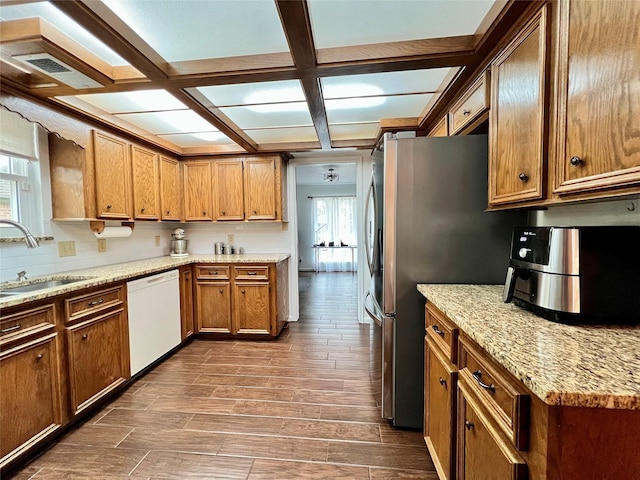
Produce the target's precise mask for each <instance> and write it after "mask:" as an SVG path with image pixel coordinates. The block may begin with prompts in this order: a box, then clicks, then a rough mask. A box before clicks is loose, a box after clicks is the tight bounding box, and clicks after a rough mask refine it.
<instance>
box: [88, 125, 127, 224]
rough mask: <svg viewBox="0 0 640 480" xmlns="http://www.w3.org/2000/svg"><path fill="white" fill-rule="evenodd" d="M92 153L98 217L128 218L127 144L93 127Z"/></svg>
mask: <svg viewBox="0 0 640 480" xmlns="http://www.w3.org/2000/svg"><path fill="white" fill-rule="evenodd" d="M93 155H94V159H95V166H96V201H97V212H98V217H102V218H118V219H128V218H131V213H130V212H131V181H130V177H131V170H130V165H129V146H128V145H127V143H125V142H123V141H122V140H119V139H117V138H113V137H110V136H108V135H105V134H104V133H101V132H97V131H95V130H94V131H93Z"/></svg>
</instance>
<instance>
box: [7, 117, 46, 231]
mask: <svg viewBox="0 0 640 480" xmlns="http://www.w3.org/2000/svg"><path fill="white" fill-rule="evenodd" d="M41 133H43V131H42V130H41V129H39V127H38V126H37V125H36V124H34V123H31V122H29V121H27V120H26V119H24V118H22V116H20V115H19V114H17V113H14V112H10V111H9V110H7V109H5V108H4V107H1V106H0V218H5V219H9V220H14V221H16V222H20V223H21V224H23V225H24V226H25V227H27V228H28V229H29V230H30V231H31V233H33V234H34V235H42V232H43V229H44V224H43V221H42V220H43V205H42V180H41V177H40V162H39V156H40V153H39V152H40V144H39V142H40V138H41V137H42V135H41ZM45 148H46V146H44V145H43V150H44V149H45ZM0 236H2V237H22V233H21V232H19V231H18V229H16V228H15V227H12V226H10V225H6V224H1V223H0Z"/></svg>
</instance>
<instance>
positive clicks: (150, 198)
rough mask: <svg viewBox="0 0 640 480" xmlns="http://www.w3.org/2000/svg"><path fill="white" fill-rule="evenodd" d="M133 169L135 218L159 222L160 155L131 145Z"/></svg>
mask: <svg viewBox="0 0 640 480" xmlns="http://www.w3.org/2000/svg"><path fill="white" fill-rule="evenodd" d="M131 169H132V176H133V218H135V219H136V220H157V219H158V218H159V213H160V199H159V191H160V170H159V167H158V155H157V154H156V153H154V152H151V151H149V150H147V149H144V148H142V147H139V146H137V145H131Z"/></svg>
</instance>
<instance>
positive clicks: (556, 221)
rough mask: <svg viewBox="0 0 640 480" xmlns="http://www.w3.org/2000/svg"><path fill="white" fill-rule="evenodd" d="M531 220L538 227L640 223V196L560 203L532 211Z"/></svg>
mask: <svg viewBox="0 0 640 480" xmlns="http://www.w3.org/2000/svg"><path fill="white" fill-rule="evenodd" d="M529 219H530V220H529V221H530V222H531V224H532V225H534V226H538V227H547V226H558V227H572V226H597V225H640V197H634V198H632V199H627V200H611V201H606V202H593V203H580V204H574V205H558V206H554V207H549V208H548V209H547V210H535V211H532V212H530V214H529Z"/></svg>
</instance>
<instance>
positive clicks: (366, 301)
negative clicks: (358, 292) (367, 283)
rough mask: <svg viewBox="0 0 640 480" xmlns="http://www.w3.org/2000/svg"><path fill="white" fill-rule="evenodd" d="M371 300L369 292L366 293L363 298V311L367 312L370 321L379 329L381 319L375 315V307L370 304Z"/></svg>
mask: <svg viewBox="0 0 640 480" xmlns="http://www.w3.org/2000/svg"><path fill="white" fill-rule="evenodd" d="M371 298H372V295H371V292H367V294H366V295H365V297H364V302H363V303H364V311H365V312H367V315H369V317H370V318H371V320H373V321H374V322H375V323H376V325H378V326H379V327H381V326H382V319H381V318H380V317H378V316H377V315H376V313H375V312H374V310H375V307H374V306H373V305H372V304H371V301H370V299H371Z"/></svg>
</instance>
